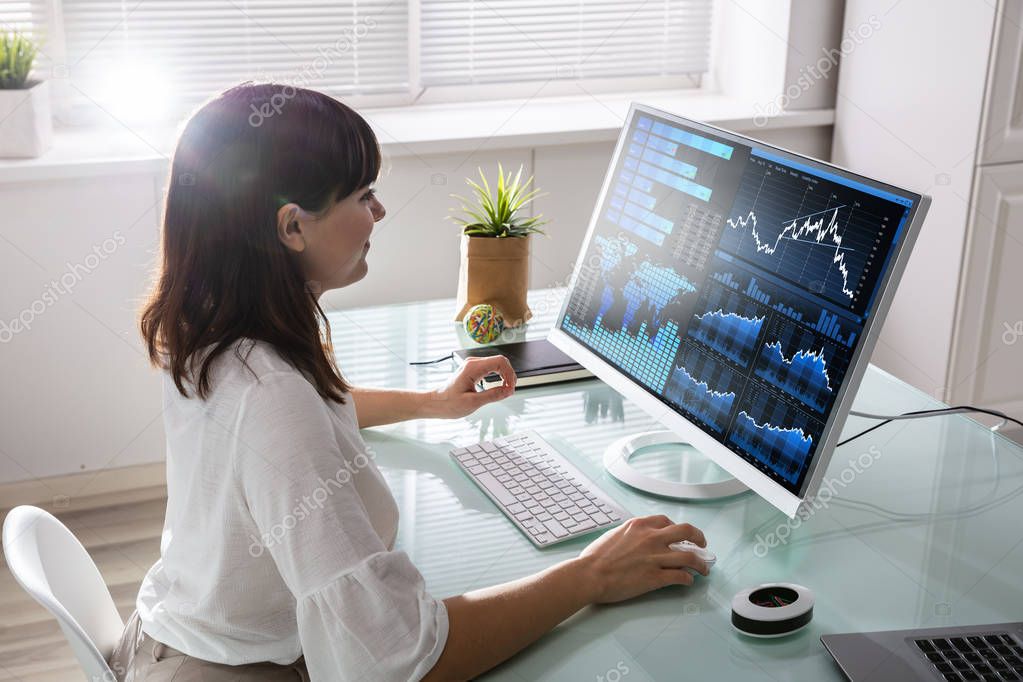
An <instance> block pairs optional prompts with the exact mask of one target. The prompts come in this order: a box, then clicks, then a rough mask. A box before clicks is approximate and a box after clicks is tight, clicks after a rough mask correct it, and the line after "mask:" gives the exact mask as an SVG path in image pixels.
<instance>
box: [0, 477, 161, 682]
mask: <svg viewBox="0 0 1023 682" xmlns="http://www.w3.org/2000/svg"><path fill="white" fill-rule="evenodd" d="M40 506H44V507H45V505H40ZM166 506H167V498H166V489H165V488H164V487H163V486H157V487H152V488H142V489H137V490H133V491H131V492H129V493H119V494H115V495H110V494H106V495H103V496H102V499H90V498H79V499H77V500H75V504H73V505H72V506H70V507H68V508H63V509H59V508H54V507H52V506H51V507H48V508H47V510H48V511H50V512H51V513H53V514H54V515H55V516H57V517H58V518H59V519H60V520H61V521H62V522H63V523H64V524H65V525H66V526H67V527H68V528H70V529H71V531H72V532H73V533H74V534H75V535H76V536H77V537H78V539H79V541H81V543H82V544H83V545H85V547H86V549H87V550H88V551H89V554H91V555H92V558H93V560H94V561H95V562H96V565H97V566H99V570H100V573H101V574H102V575H103V578H104V579H105V580H106V582H107V585H108V586H109V588H110V593H111V594H112V595H113V597H114V601H115V602H116V603H117V608H118V610H119V611H120V612H121V617H122V618H127V617H128V616H129V615H131V612H132V611H133V610H134V609H135V596H136V594H137V593H138V588H139V583H141V582H142V577H143V576H144V575H145V573H146V571H148V570H149V567H150V566H152V564H153V562H154V561H156V559H157V558H158V557H159V554H160V532H161V530H162V528H163V516H164V510H165V508H166ZM7 511H8V510H6V509H3V510H0V523H2V518H3V517H6V515H7ZM84 679H85V674H84V673H83V672H82V670H81V668H80V667H79V666H78V663H77V661H76V660H75V658H74V655H73V654H72V653H71V648H70V647H69V646H68V644H67V640H66V639H65V638H64V635H63V633H61V631H60V628H59V627H58V626H57V621H55V620H54V619H53V617H52V616H50V614H49V613H48V612H47V611H45V610H44V609H43V608H42V607H41V606H39V605H38V604H36V602H35V601H33V600H32V599H31V597H29V596H28V595H27V594H26V593H25V592H24V591H23V590H22V589H21V588H20V587H19V586H18V584H17V583H16V582H14V578H13V577H12V576H11V574H10V571H8V570H7V564H6V562H4V563H2V564H0V681H3V682H7V681H8V680H16V681H19V682H58V681H60V682H69V681H70V682H77V681H79V680H84Z"/></svg>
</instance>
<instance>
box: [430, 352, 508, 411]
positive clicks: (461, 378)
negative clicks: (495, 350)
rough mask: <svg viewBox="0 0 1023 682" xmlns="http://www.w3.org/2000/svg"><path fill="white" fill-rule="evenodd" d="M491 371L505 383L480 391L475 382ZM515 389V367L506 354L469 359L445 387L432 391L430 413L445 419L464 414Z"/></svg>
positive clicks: (506, 395) (504, 396) (503, 396)
mask: <svg viewBox="0 0 1023 682" xmlns="http://www.w3.org/2000/svg"><path fill="white" fill-rule="evenodd" d="M492 373H497V374H499V375H500V376H501V378H502V379H503V380H504V385H503V386H498V387H496V388H491V389H487V390H485V391H477V390H476V383H477V382H478V381H479V380H480V379H482V378H483V377H485V376H487V375H488V374H492ZM514 392H515V370H513V369H512V366H511V363H510V362H508V358H506V357H504V356H503V355H491V356H489V357H485V358H468V359H467V360H466V361H465V364H464V365H462V367H461V368H460V369H459V370H458V372H457V373H456V374H455V375H454V376H453V377H451V380H450V381H448V383H447V385H445V386H444V388H441V389H438V390H436V391H433V392H432V393H431V394H430V398H431V403H432V404H431V408H432V409H431V412H432V413H433V414H434V416H437V417H442V418H450V419H454V418H458V417H464V416H465V415H467V414H472V413H473V412H475V411H476V410H477V409H478V408H480V407H482V406H483V405H486V404H487V403H492V402H494V401H497V400H501V399H503V398H507V397H508V396H510V395H511V394H512V393H514Z"/></svg>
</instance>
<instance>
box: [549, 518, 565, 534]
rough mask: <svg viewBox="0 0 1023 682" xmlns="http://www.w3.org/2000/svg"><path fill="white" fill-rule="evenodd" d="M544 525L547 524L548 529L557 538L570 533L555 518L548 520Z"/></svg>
mask: <svg viewBox="0 0 1023 682" xmlns="http://www.w3.org/2000/svg"><path fill="white" fill-rule="evenodd" d="M544 525H545V526H547V530H549V531H550V532H551V535H553V536H554V537H556V538H563V537H565V536H566V535H568V531H567V530H565V527H564V526H562V525H561V524H560V523H558V522H557V521H555V520H554V519H551V520H550V521H547V522H546V523H544Z"/></svg>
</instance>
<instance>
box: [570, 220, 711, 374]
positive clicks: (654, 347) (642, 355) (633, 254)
mask: <svg viewBox="0 0 1023 682" xmlns="http://www.w3.org/2000/svg"><path fill="white" fill-rule="evenodd" d="M596 241H597V246H598V249H597V251H596V252H595V258H594V260H593V263H592V267H590V268H589V269H588V271H587V273H586V279H585V280H584V286H585V292H586V293H585V296H584V297H580V298H578V299H577V300H576V303H575V305H574V306H573V311H570V312H569V314H568V315H566V317H565V319H564V322H563V329H564V330H565V331H566V332H568V333H569V334H571V335H572V336H574V337H575V338H577V339H578V340H580V341H581V342H583V343H585V344H586V345H588V346H590V347H591V348H593V349H594V350H595V351H597V352H599V353H600V354H601V355H602V356H604V357H605V358H606V359H608V360H609V361H611V362H612V363H614V364H616V365H618V366H620V367H621V368H622V369H624V370H625V371H627V372H629V373H630V375H632V376H634V377H636V379H637V380H638V381H639V382H640V383H642V384H643V385H644V386H646V387H648V388H650V389H653V390H655V391H660V390H661V389H662V388H663V387H664V384H665V382H666V381H667V379H668V375H669V374H670V372H671V368H672V361H673V360H674V357H675V354H676V353H677V352H678V349H679V346H680V344H681V338H680V335H679V328H678V319H679V314H678V311H679V309H680V308H682V307H685V306H686V304H687V298H689V297H692V296H693V294H694V293H695V291H696V287H695V285H693V283H692V282H691V281H689V279H688V278H686V277H685V276H684V275H681V274H679V273H678V272H676V271H675V270H674V269H672V268H669V267H664V266H659V265H656V264H654V263H652V262H651V261H650V260H647V259H643V258H642V257H639V256H638V254H639V249H638V247H637V246H636V244H635V243H634V242H632V241H631V240H629V239H628V238H624V237H618V238H616V239H609V238H606V237H600V236H598V237H597V238H596ZM579 290H580V292H582V291H583V290H584V289H583V287H580V288H579Z"/></svg>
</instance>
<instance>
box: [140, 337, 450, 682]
mask: <svg viewBox="0 0 1023 682" xmlns="http://www.w3.org/2000/svg"><path fill="white" fill-rule="evenodd" d="M236 349H238V350H240V351H241V354H242V356H243V357H245V361H246V363H247V364H248V365H249V367H251V368H252V370H253V371H254V372H255V374H256V375H257V376H258V380H257V376H253V374H252V372H250V371H249V370H248V369H246V367H245V366H244V365H243V364H242V363H241V361H240V360H239V359H238V357H236V354H235V350H236ZM186 387H187V388H189V393H190V394H191V395H193V397H192V398H188V399H186V398H184V397H182V396H181V394H180V393H178V391H177V388H176V387H175V386H174V382H173V380H172V379H171V378H170V375H169V373H166V372H165V373H164V390H163V396H164V422H165V425H166V431H167V517H166V520H165V522H164V529H163V537H162V540H161V543H160V559H159V560H158V561H157V562H156V563H155V564H154V565H153V567H152V568H151V569H150V570H149V572H148V574H147V575H146V577H145V579H144V580H143V582H142V587H141V590H140V592H139V596H138V600H137V603H136V606H137V608H138V612H139V617H140V618H141V621H142V629H143V630H144V631H145V632H146V633H148V634H149V635H150V636H151V637H153V638H155V639H156V640H158V641H160V642H163V643H164V644H167V645H168V646H171V647H173V648H175V649H178V650H180V651H183V652H184V653H186V654H188V655H190V656H194V657H197V658H201V659H204V660H207V661H213V662H217V663H224V664H228V665H239V664H243V663H254V662H259V661H272V662H274V663H280V664H288V663H292V662H293V661H295V660H296V659H297V658H298V657H299V656H302V655H303V654H304V655H305V660H306V664H307V666H308V669H309V673H310V675H311V677H312V679H313V680H357V679H358V680H362V679H380V680H409V679H411V680H418V679H420V678H421V677H423V676H424V675H425V674H426V673H427V672H429V671H430V669H431V668H432V667H433V666H434V664H435V663H436V661H437V658H438V657H439V656H440V654H441V651H443V649H444V644H445V641H446V640H447V633H448V620H447V611H446V609H445V608H444V603H443V602H442V601H440V600H439V599H435V598H433V597H432V596H430V595H429V594H428V593H427V592H426V590H425V587H424V583H423V578H422V576H421V575H420V573H419V571H418V570H417V569H416V567H415V566H414V565H413V564H412V562H411V561H410V560H409V558H408V556H407V555H406V554H405V552H401V551H393V547H394V539H395V535H396V534H397V527H398V507H397V505H396V503H395V501H394V497H393V496H392V495H391V493H390V491H389V490H388V489H387V486H386V484H385V482H384V479H383V477H382V476H381V475H380V471H379V470H378V469H377V467H376V465H375V464H374V462H373V458H374V456H375V455H374V453H373V452H372V450H371V449H369V448H368V447H367V446H366V444H365V442H363V440H362V437H361V436H360V434H359V429H358V419H357V418H356V413H355V405H354V401H353V400H352V397H351V395H347V396H346V399H345V404H344V405H339V404H337V403H334V402H332V401H326V400H324V399H323V398H321V397H320V395H319V394H318V393H317V392H316V389H315V388H314V386H313V385H312V383H310V381H309V380H307V379H306V377H305V375H304V374H303V373H301V372H300V371H298V370H297V369H295V368H294V367H292V366H291V365H290V364H288V363H287V362H286V361H285V360H284V359H283V358H282V357H281V356H280V355H278V354H277V353H276V351H275V350H274V349H273V348H272V347H271V346H269V345H268V344H265V343H262V342H254V341H251V340H245V341H242V342H239V343H237V344H235V346H234V347H232V348H230V349H229V350H228V351H227V352H225V353H224V354H223V355H221V356H220V357H219V358H218V359H217V360H216V361H215V362H214V371H213V374H212V382H211V387H212V391H211V394H210V396H209V398H208V399H207V400H206V401H205V402H203V401H200V400H199V399H198V398H196V397H195V396H194V393H193V390H192V389H191V386H190V385H188V384H186Z"/></svg>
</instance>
